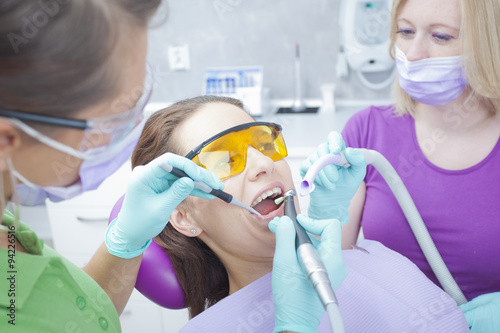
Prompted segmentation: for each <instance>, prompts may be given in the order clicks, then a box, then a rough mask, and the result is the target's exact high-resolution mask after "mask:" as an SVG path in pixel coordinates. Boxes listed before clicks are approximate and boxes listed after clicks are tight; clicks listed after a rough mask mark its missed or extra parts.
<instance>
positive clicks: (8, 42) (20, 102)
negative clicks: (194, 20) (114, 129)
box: [0, 0, 161, 117]
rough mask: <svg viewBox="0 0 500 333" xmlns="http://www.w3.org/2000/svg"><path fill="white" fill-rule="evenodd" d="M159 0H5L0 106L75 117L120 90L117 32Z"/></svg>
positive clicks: (140, 21) (0, 12) (143, 18)
mask: <svg viewBox="0 0 500 333" xmlns="http://www.w3.org/2000/svg"><path fill="white" fill-rule="evenodd" d="M160 3H161V0H109V1H101V0H23V1H15V0H5V1H2V5H1V6H0V36H2V38H1V39H0V73H1V74H0V91H1V93H0V107H1V108H4V109H10V110H17V111H26V112H33V113H40V114H47V115H54V116H63V117H64V116H66V117H71V115H72V114H74V113H77V112H78V111H80V110H82V109H84V108H86V107H90V106H93V105H94V104H97V103H98V102H100V101H102V100H103V99H105V98H107V97H109V96H111V95H112V94H115V93H117V89H118V88H119V87H117V84H116V82H119V80H117V76H118V74H119V68H116V67H115V68H113V67H112V66H110V63H109V60H110V58H111V54H112V52H113V50H114V49H115V45H116V40H117V37H118V35H119V34H120V33H123V31H120V29H121V28H123V27H125V26H131V27H145V26H146V25H147V23H148V21H149V19H150V18H151V16H152V15H153V14H154V13H155V11H156V9H157V8H158V6H159V5H160ZM123 17H125V18H126V20H123V19H122V18H123Z"/></svg>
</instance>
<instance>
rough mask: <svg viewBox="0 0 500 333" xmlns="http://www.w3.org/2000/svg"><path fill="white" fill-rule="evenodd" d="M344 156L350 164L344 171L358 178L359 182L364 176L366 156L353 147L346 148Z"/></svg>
mask: <svg viewBox="0 0 500 333" xmlns="http://www.w3.org/2000/svg"><path fill="white" fill-rule="evenodd" d="M344 156H345V158H346V160H347V162H349V164H351V167H349V168H347V169H346V171H347V172H348V173H349V174H350V175H351V176H352V177H354V178H356V179H357V180H359V183H360V184H361V182H362V181H363V179H364V178H365V176H366V158H365V155H363V154H362V153H361V152H359V151H357V150H356V149H354V148H347V149H346V150H345V153H344Z"/></svg>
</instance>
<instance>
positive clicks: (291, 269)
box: [269, 214, 347, 333]
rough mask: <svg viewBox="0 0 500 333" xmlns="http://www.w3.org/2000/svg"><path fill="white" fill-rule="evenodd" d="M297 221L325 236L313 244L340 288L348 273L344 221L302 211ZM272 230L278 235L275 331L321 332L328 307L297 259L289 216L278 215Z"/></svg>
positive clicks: (271, 227)
mask: <svg viewBox="0 0 500 333" xmlns="http://www.w3.org/2000/svg"><path fill="white" fill-rule="evenodd" d="M297 221H298V222H299V223H300V224H301V225H302V226H303V227H304V229H305V230H306V231H308V232H309V233H311V234H314V235H318V236H321V241H319V242H313V244H314V247H315V248H316V251H317V252H318V254H319V257H320V258H321V261H322V262H323V265H324V266H325V268H326V270H327V271H328V277H329V278H330V282H331V283H332V287H333V289H334V290H336V289H337V288H338V287H339V286H340V284H341V283H342V281H343V280H344V279H345V277H346V276H347V267H346V266H345V265H344V262H343V260H342V251H341V238H342V234H341V228H340V222H339V221H338V220H311V219H310V218H308V217H306V216H304V215H302V214H299V215H298V216H297ZM269 229H270V230H271V231H272V232H273V233H274V234H276V250H275V253H274V260H273V276H272V289H273V299H274V312H275V313H274V316H275V328H274V332H283V331H293V332H302V333H308V332H317V330H318V325H319V323H320V320H321V317H323V314H324V313H325V309H324V307H323V304H322V303H321V300H320V299H319V297H318V295H317V294H316V291H315V290H314V288H313V286H312V285H311V282H310V281H308V280H307V277H306V276H305V275H304V273H303V271H302V269H301V267H300V264H299V261H298V259H297V254H296V251H295V228H294V226H293V223H292V221H291V220H290V218H289V217H288V216H282V217H275V218H274V219H273V220H272V221H271V222H270V223H269ZM311 238H312V237H311Z"/></svg>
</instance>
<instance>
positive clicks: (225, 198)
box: [160, 163, 261, 216]
mask: <svg viewBox="0 0 500 333" xmlns="http://www.w3.org/2000/svg"><path fill="white" fill-rule="evenodd" d="M160 167H161V168H162V169H163V170H165V171H167V172H168V173H171V174H172V175H174V176H176V177H178V178H182V177H187V178H190V179H192V178H191V177H189V176H188V174H187V173H185V172H184V171H182V170H181V169H179V168H176V167H173V166H171V165H170V164H167V163H161V164H160ZM194 187H195V188H197V189H198V190H200V191H203V192H205V193H208V194H211V195H213V196H215V197H217V198H219V199H221V200H222V201H225V202H227V203H228V204H231V205H234V206H238V207H241V208H244V209H246V210H248V211H249V212H250V213H252V214H254V215H257V216H260V215H261V214H260V213H259V212H258V211H256V210H255V209H253V208H252V207H248V206H247V205H245V204H243V203H242V202H241V201H239V200H238V199H236V198H235V197H233V196H232V195H231V194H229V193H227V192H224V191H222V190H216V189H213V188H211V187H210V186H208V185H207V184H205V183H203V182H199V181H196V180H195V181H194Z"/></svg>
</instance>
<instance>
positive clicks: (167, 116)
mask: <svg viewBox="0 0 500 333" xmlns="http://www.w3.org/2000/svg"><path fill="white" fill-rule="evenodd" d="M209 103H228V104H232V105H235V106H237V107H239V108H241V109H242V110H244V107H243V104H242V103H241V102H240V101H239V100H237V99H233V98H229V97H218V96H199V97H194V98H191V99H187V100H183V101H180V102H177V103H175V104H173V105H171V106H169V107H167V108H165V109H163V110H160V111H157V112H155V113H154V114H153V115H152V116H151V117H150V118H149V119H148V121H147V122H146V125H145V127H144V130H143V132H142V135H141V138H140V139H139V143H138V144H137V147H136V148H135V151H134V154H133V155H132V167H136V166H138V165H144V164H147V163H149V162H151V161H152V160H153V159H155V158H156V157H158V156H160V155H162V154H165V153H167V152H171V153H175V154H182V151H181V147H178V146H176V140H175V138H173V137H172V135H173V132H174V130H175V128H176V127H177V126H179V125H180V124H181V123H182V122H184V121H186V120H187V119H188V118H189V117H190V116H191V115H192V114H193V113H194V112H196V111H197V110H199V109H200V108H201V107H203V106H204V105H206V104H209ZM155 240H156V242H157V243H158V244H159V245H160V246H161V247H163V249H164V250H165V252H166V253H168V255H169V256H170V259H171V260H172V264H173V267H174V270H175V272H176V274H177V278H178V279H179V283H180V285H181V286H182V289H183V290H184V294H185V296H186V307H187V308H188V309H189V314H190V316H191V317H194V316H196V315H198V314H199V313H201V312H203V311H204V310H205V309H207V308H208V307H210V306H212V305H214V304H215V303H217V302H218V301H220V300H221V299H223V298H224V297H226V296H227V295H228V293H229V280H228V277H227V272H226V269H225V267H224V265H223V264H222V262H221V261H220V259H219V257H218V256H217V255H216V254H215V253H214V252H213V251H212V250H211V249H210V248H209V247H208V246H207V245H206V244H205V243H203V242H202V241H201V240H199V239H198V238H196V237H186V236H184V235H183V234H181V233H180V232H178V231H177V230H175V229H174V227H172V225H171V224H170V223H169V224H167V226H166V227H165V228H164V229H163V231H162V232H161V233H160V234H159V235H158V236H157V237H156V238H155Z"/></svg>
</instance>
